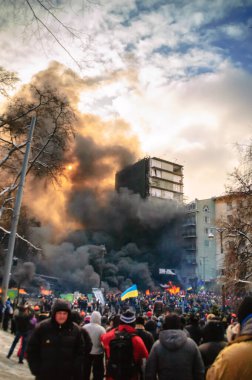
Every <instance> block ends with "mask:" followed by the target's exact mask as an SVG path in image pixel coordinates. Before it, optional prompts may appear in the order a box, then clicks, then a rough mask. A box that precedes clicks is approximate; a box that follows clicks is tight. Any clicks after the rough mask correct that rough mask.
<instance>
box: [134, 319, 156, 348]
mask: <svg viewBox="0 0 252 380" xmlns="http://www.w3.org/2000/svg"><path fill="white" fill-rule="evenodd" d="M135 329H136V333H137V335H138V336H140V338H142V340H143V342H144V344H145V347H146V348H147V351H148V352H150V350H151V347H152V346H153V343H154V339H153V336H152V334H151V333H150V332H149V331H146V330H145V328H144V317H141V316H138V317H137V318H136V326H135Z"/></svg>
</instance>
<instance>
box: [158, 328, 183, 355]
mask: <svg viewBox="0 0 252 380" xmlns="http://www.w3.org/2000/svg"><path fill="white" fill-rule="evenodd" d="M159 341H160V343H161V344H162V345H163V346H164V347H165V348H167V349H168V350H170V351H176V350H178V349H179V348H181V347H182V346H184V344H185V343H186V341H187V336H186V333H185V332H184V331H182V330H163V331H160V334H159Z"/></svg>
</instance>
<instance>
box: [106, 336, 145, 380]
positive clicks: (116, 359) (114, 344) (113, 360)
mask: <svg viewBox="0 0 252 380" xmlns="http://www.w3.org/2000/svg"><path fill="white" fill-rule="evenodd" d="M133 336H136V334H130V333H128V332H126V331H118V330H116V331H115V338H114V339H112V340H111V341H110V343H109V347H110V357H109V360H108V366H107V374H108V376H110V377H112V378H113V379H115V380H130V379H131V378H132V377H133V376H134V375H135V374H136V373H137V371H138V368H137V364H136V363H135V362H134V356H133V344H132V337H133Z"/></svg>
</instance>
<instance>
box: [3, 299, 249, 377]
mask: <svg viewBox="0 0 252 380" xmlns="http://www.w3.org/2000/svg"><path fill="white" fill-rule="evenodd" d="M225 301H226V303H225V305H223V299H222V297H221V296H218V295H216V294H214V293H211V292H202V293H190V292H188V293H179V294H177V295H170V294H168V293H167V292H160V293H151V294H148V295H146V294H140V295H139V296H138V297H135V298H130V299H127V300H125V301H121V298H120V295H119V294H113V293H108V294H107V295H106V296H105V303H100V302H99V301H98V300H96V299H95V297H93V298H92V299H90V298H88V296H86V295H80V296H79V297H78V298H77V299H75V300H74V301H73V302H71V303H70V302H68V301H66V300H62V299H54V297H53V296H49V297H41V298H40V299H39V300H37V301H36V302H34V300H33V301H31V300H29V299H27V300H23V302H22V303H21V304H19V305H18V306H17V307H14V305H13V304H12V302H11V301H10V300H9V299H8V300H7V301H6V303H5V305H1V312H0V318H1V321H2V328H3V329H4V330H5V331H10V332H11V333H13V334H14V339H13V343H12V345H11V347H10V349H9V351H8V352H7V353H6V356H7V358H11V356H12V354H13V351H14V349H15V347H16V345H17V344H18V342H19V341H20V348H19V354H18V355H19V357H18V362H19V363H20V364H22V363H23V360H24V359H25V358H26V359H27V360H28V364H29V367H30V370H31V372H32V373H33V374H34V376H35V377H36V379H37V380H44V379H45V380H51V379H56V378H57V377H59V378H60V379H61V380H89V379H93V380H102V379H103V378H104V377H106V378H107V379H109V380H110V379H111V380H113V379H114V380H119V379H120V380H137V379H146V380H155V379H157V378H158V379H159V380H166V379H167V380H171V379H176V380H180V379H181V380H203V379H206V380H231V379H233V380H236V379H237V380H238V379H239V380H248V379H250V380H251V379H252V364H251V363H252V297H250V296H246V297H233V296H232V297H231V296H230V297H227V298H226V300H225ZM235 303H236V305H237V307H235Z"/></svg>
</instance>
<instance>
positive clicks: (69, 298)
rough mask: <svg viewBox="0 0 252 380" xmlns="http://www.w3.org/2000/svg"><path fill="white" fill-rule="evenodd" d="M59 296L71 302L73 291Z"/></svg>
mask: <svg viewBox="0 0 252 380" xmlns="http://www.w3.org/2000/svg"><path fill="white" fill-rule="evenodd" d="M60 298H62V299H63V300H66V301H69V302H73V300H74V295H73V293H66V294H60Z"/></svg>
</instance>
